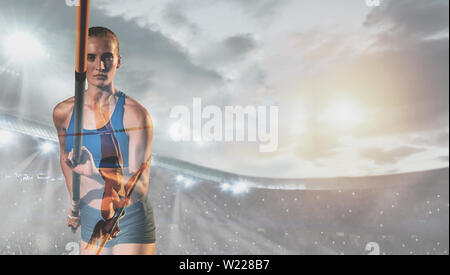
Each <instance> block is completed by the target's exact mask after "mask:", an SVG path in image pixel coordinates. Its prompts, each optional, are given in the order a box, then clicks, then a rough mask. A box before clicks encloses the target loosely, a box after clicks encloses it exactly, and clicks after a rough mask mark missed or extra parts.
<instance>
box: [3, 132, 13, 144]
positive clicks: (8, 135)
mask: <svg viewBox="0 0 450 275" xmlns="http://www.w3.org/2000/svg"><path fill="white" fill-rule="evenodd" d="M13 139H14V136H13V134H12V133H11V132H9V131H6V130H0V146H3V145H8V144H10V143H11V142H12V141H13Z"/></svg>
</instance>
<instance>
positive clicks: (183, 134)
mask: <svg viewBox="0 0 450 275" xmlns="http://www.w3.org/2000/svg"><path fill="white" fill-rule="evenodd" d="M169 135H170V138H171V139H172V140H174V141H176V142H178V141H182V140H189V139H190V137H191V131H190V128H189V127H186V126H185V125H182V124H181V123H179V122H176V123H174V124H172V126H171V127H170V133H169Z"/></svg>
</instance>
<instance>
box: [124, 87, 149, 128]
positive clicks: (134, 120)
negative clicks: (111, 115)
mask: <svg viewBox="0 0 450 275" xmlns="http://www.w3.org/2000/svg"><path fill="white" fill-rule="evenodd" d="M123 109H124V115H123V123H124V126H125V128H130V127H139V126H151V127H153V123H152V120H151V117H150V114H149V112H148V111H147V109H146V108H145V107H144V106H142V105H141V104H140V103H139V102H137V101H136V100H135V99H133V98H131V97H130V96H128V95H127V96H126V97H125V104H124V106H123Z"/></svg>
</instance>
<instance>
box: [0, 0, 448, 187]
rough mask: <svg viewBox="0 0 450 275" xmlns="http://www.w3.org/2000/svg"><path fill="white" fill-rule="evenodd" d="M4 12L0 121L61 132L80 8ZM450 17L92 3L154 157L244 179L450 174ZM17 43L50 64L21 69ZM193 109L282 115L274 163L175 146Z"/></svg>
mask: <svg viewBox="0 0 450 275" xmlns="http://www.w3.org/2000/svg"><path fill="white" fill-rule="evenodd" d="M0 5H1V8H0V25H1V26H2V30H3V31H2V32H1V33H0V83H1V87H0V111H3V112H9V113H14V114H18V115H21V116H23V117H26V118H29V119H35V120H40V121H44V122H45V123H48V124H52V117H51V115H52V109H53V107H54V106H55V105H56V104H57V103H58V102H60V101H62V100H64V99H66V98H68V97H70V96H72V95H73V81H74V80H73V68H74V51H75V46H74V40H75V33H74V30H75V17H74V15H75V8H74V7H69V6H67V5H66V4H65V1H63V0H58V1H56V0H0ZM448 6H449V2H448V1H446V0H442V1H441V0H429V1H423V0H395V1H394V0H392V1H389V0H385V1H383V0H382V1H381V5H380V6H379V7H369V6H367V5H366V3H365V1H364V0H346V1H333V0H320V1H312V0H310V1H306V0H171V1H170V0H164V1H163V0H129V1H127V0H93V1H91V22H90V25H91V26H94V25H102V26H106V27H109V28H111V29H112V30H113V31H114V32H115V33H116V34H117V35H118V37H119V41H120V49H121V55H122V61H123V66H122V67H121V69H120V70H119V71H118V74H117V76H116V86H117V87H118V88H119V89H121V90H123V91H124V92H125V93H126V94H128V95H129V96H131V97H133V98H135V99H137V100H138V101H139V102H141V103H142V104H143V105H144V106H145V107H146V108H147V110H148V111H149V113H150V115H151V116H152V118H153V120H154V123H155V136H154V143H153V151H154V152H155V153H159V154H163V155H168V156H172V157H175V158H178V159H183V160H186V161H190V162H194V163H197V164H200V165H204V166H208V167H213V168H217V169H221V170H225V171H231V172H236V173H240V174H245V175H255V176H268V177H283V178H297V177H334V176H365V175H378V174H386V173H399V172H406V171H417V170H426V169H432V168H438V167H447V166H448V164H449V142H448V138H449V120H448V119H449V105H448V100H449V97H448V95H449V81H448V74H449V64H448V62H449V61H448V60H449V56H448V52H449V48H448V47H449V41H448V39H449V14H448ZM17 32H28V33H30V34H32V35H33V36H34V37H35V39H36V41H39V45H41V47H42V51H43V53H44V54H43V55H42V56H41V57H40V58H38V59H33V58H31V57H30V58H27V59H25V60H21V61H18V60H17V57H15V56H14V55H13V54H11V49H10V47H9V46H8V45H9V44H8V43H9V42H8V41H10V38H11V36H13V35H14V34H15V33H17ZM31 45H32V43H31ZM36 47H38V46H35V48H36ZM13 48H14V47H13ZM194 97H200V98H201V99H202V104H203V106H207V105H215V106H218V107H220V108H222V109H223V108H224V107H225V106H238V105H239V106H247V105H252V106H278V107H279V118H278V119H279V124H278V148H277V150H276V151H275V152H272V153H261V152H259V144H260V143H258V142H206V143H198V142H175V141H174V140H173V139H172V138H171V135H170V131H171V126H172V125H173V123H174V122H176V119H173V118H170V117H169V114H170V111H171V109H172V108H173V107H174V106H177V105H184V106H187V107H189V108H192V102H193V98H194ZM204 122H205V121H204ZM224 130H233V129H224Z"/></svg>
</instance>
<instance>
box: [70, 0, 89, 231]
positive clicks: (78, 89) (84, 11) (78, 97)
mask: <svg viewBox="0 0 450 275" xmlns="http://www.w3.org/2000/svg"><path fill="white" fill-rule="evenodd" d="M76 20H77V23H76V53H75V104H74V112H75V113H74V117H75V122H74V135H73V144H74V146H73V162H74V164H78V163H80V157H81V146H82V144H83V106H84V89H85V87H86V70H87V67H86V62H87V41H88V28H89V0H79V5H78V6H77V19H76ZM72 216H74V217H80V175H79V174H77V173H75V172H72ZM75 230H76V228H72V231H73V232H75Z"/></svg>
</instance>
